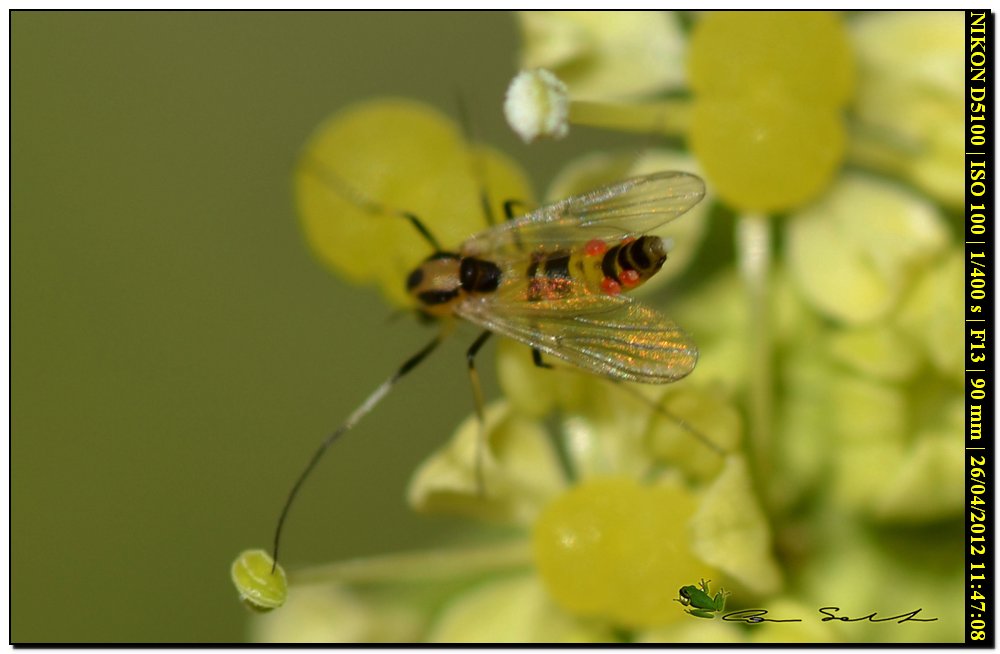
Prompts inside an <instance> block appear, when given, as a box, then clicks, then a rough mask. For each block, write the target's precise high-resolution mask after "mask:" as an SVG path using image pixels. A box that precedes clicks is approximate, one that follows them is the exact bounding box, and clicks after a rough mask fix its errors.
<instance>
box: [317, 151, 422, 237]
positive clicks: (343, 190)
mask: <svg viewBox="0 0 1000 654" xmlns="http://www.w3.org/2000/svg"><path fill="white" fill-rule="evenodd" d="M299 165H300V166H303V167H308V168H309V169H310V170H312V172H313V173H315V174H316V176H317V177H319V178H320V179H321V180H322V181H323V183H324V184H326V185H327V186H329V187H330V188H331V189H333V190H334V191H335V192H336V193H337V194H338V195H340V196H341V197H343V198H345V199H346V200H348V201H349V202H353V203H354V204H356V205H358V206H359V207H360V208H361V209H364V210H365V211H368V212H369V213H375V214H389V215H392V216H398V217H400V218H405V219H406V220H408V221H409V222H410V224H411V225H413V227H414V229H416V230H417V233H418V234H420V236H421V237H422V238H423V239H424V240H425V241H427V243H428V245H430V246H431V247H432V248H433V249H434V251H435V252H441V251H442V250H441V244H440V243H439V242H438V240H437V239H436V238H434V235H433V234H431V232H430V230H429V229H427V226H426V225H424V223H423V222H422V221H421V220H420V219H419V218H417V216H415V215H414V214H412V213H410V212H408V211H401V210H400V209H394V208H393V207H390V206H387V205H384V204H380V203H379V202H376V201H375V200H373V199H371V198H370V197H368V196H366V195H365V194H364V193H362V192H361V191H359V190H358V189H356V188H355V187H354V186H352V185H351V184H350V183H349V182H348V181H347V180H345V179H344V178H342V177H340V176H339V175H337V174H336V173H334V172H333V171H332V170H330V169H329V168H327V167H326V166H324V165H323V163H322V162H320V161H319V160H318V159H316V157H314V156H312V155H311V153H306V154H304V155H303V156H302V159H300V160H299Z"/></svg>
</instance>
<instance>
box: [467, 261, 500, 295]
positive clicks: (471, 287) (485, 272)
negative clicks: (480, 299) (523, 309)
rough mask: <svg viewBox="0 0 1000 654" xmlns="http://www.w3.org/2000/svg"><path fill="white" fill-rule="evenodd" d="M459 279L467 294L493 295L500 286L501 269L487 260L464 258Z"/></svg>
mask: <svg viewBox="0 0 1000 654" xmlns="http://www.w3.org/2000/svg"><path fill="white" fill-rule="evenodd" d="M458 278H459V281H460V282H461V284H462V290H463V291H465V292H466V293H492V292H493V291H495V290H497V287H498V286H499V285H500V267H499V266H497V265H496V264H495V263H493V262H492V261H487V260H486V259H477V258H476V257H464V258H463V259H462V262H461V264H460V265H459V271H458Z"/></svg>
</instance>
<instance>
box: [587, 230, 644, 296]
mask: <svg viewBox="0 0 1000 654" xmlns="http://www.w3.org/2000/svg"><path fill="white" fill-rule="evenodd" d="M634 240H635V238H633V237H631V236H629V237H626V238H625V239H623V240H622V242H621V245H620V246H619V247H623V246H626V245H628V244H629V243H631V242H632V241H634ZM583 251H584V252H585V253H586V255H587V256H588V257H599V256H603V255H604V253H605V252H607V251H608V244H607V243H605V242H604V241H602V240H601V239H599V238H595V239H593V240H591V241H588V242H587V244H586V245H584V246H583ZM618 278H619V279H620V280H621V282H620V283H619V282H618V281H615V280H614V279H611V278H610V277H605V278H604V279H602V280H601V290H602V291H604V292H605V293H607V294H608V295H618V294H619V293H621V292H622V286H625V287H626V288H631V287H633V286H635V285H636V284H638V283H639V281H640V275H639V272H638V271H636V270H623V271H621V273H620V274H619V275H618Z"/></svg>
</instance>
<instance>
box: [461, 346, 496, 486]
mask: <svg viewBox="0 0 1000 654" xmlns="http://www.w3.org/2000/svg"><path fill="white" fill-rule="evenodd" d="M492 333H493V332H488V331H487V332H483V333H482V334H480V335H479V338H477V339H476V340H475V341H474V342H473V343H472V345H471V346H469V351H468V352H466V354H465V360H466V363H468V365H469V381H471V382H472V401H473V402H474V403H475V405H476V418H477V419H478V420H479V438H478V439H477V440H476V487H477V488H478V489H479V494H480V495H485V494H486V484H485V483H484V480H483V454H484V453H485V447H486V414H485V412H484V410H483V405H484V402H483V389H482V387H481V386H480V385H479V373H478V372H476V354H477V353H478V352H479V350H480V348H482V347H483V343H485V342H486V340H487V339H488V338H489V337H490V336H491V335H492Z"/></svg>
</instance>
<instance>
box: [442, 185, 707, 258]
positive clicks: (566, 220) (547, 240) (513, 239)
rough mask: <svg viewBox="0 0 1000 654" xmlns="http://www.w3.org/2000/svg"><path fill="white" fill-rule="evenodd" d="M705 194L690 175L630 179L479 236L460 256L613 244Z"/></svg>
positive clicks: (681, 210)
mask: <svg viewBox="0 0 1000 654" xmlns="http://www.w3.org/2000/svg"><path fill="white" fill-rule="evenodd" d="M704 195H705V183H704V182H703V181H702V180H701V178H700V177H698V176H696V175H692V174H690V173H684V172H659V173H653V174H651V175H645V176H642V177H633V178H630V179H626V180H624V181H621V182H618V183H616V184H612V185H610V186H605V187H602V188H599V189H597V190H594V191H591V192H589V193H585V194H583V195H578V196H575V197H572V198H568V199H566V200H563V201H561V202H557V203H555V204H550V205H548V206H545V207H542V208H540V209H538V210H536V211H533V212H531V213H529V214H527V215H525V216H522V217H521V218H518V219H516V220H512V221H509V222H507V223H504V224H503V225H497V226H496V227H492V228H490V229H488V230H485V231H483V232H480V233H478V234H476V235H474V236H472V237H470V238H469V239H467V240H466V241H465V243H463V244H462V248H461V252H462V253H463V254H464V255H466V256H490V255H504V254H506V255H513V254H514V253H516V252H524V251H530V250H532V249H533V248H534V247H536V246H538V245H543V246H544V247H545V248H546V249H552V248H560V249H569V248H573V247H576V246H580V245H583V244H585V243H587V242H588V241H590V240H592V239H603V240H607V241H617V240H620V239H622V238H624V237H626V236H638V235H640V234H644V233H646V232H648V231H650V230H652V229H655V228H656V227H659V226H660V225H663V224H664V223H667V222H669V221H671V220H673V219H674V218H677V217H678V216H680V215H681V214H683V213H684V212H686V211H687V210H688V209H690V208H691V207H693V206H694V205H696V204H698V202H699V201H700V200H701V198H702V197H704Z"/></svg>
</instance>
